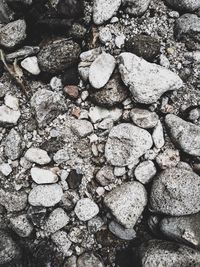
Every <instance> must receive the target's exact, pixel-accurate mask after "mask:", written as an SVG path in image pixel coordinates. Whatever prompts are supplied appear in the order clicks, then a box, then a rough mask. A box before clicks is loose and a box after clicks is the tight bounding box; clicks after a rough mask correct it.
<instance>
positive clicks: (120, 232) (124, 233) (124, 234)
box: [108, 221, 136, 240]
mask: <svg viewBox="0 0 200 267" xmlns="http://www.w3.org/2000/svg"><path fill="white" fill-rule="evenodd" d="M108 228H109V230H110V232H111V233H112V234H113V235H115V236H116V237H118V238H120V239H122V240H132V239H134V238H136V232H135V230H134V229H132V228H129V229H126V228H124V227H122V226H121V225H120V224H118V223H116V222H115V221H111V223H110V224H109V226H108Z"/></svg>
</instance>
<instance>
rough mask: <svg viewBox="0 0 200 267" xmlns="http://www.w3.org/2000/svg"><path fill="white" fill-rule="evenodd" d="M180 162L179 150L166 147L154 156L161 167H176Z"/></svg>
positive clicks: (163, 168)
mask: <svg viewBox="0 0 200 267" xmlns="http://www.w3.org/2000/svg"><path fill="white" fill-rule="evenodd" d="M179 162H180V154H179V150H175V149H171V148H167V149H165V150H164V151H162V152H161V153H160V154H158V156H157V157H156V163H157V164H158V166H159V167H160V168H161V169H162V170H165V169H168V168H172V167H176V166H177V164H178V163H179Z"/></svg>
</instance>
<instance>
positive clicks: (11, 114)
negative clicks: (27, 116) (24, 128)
mask: <svg viewBox="0 0 200 267" xmlns="http://www.w3.org/2000/svg"><path fill="white" fill-rule="evenodd" d="M20 116H21V113H20V111H19V110H13V109H11V108H9V107H7V106H5V105H3V106H0V124H16V123H17V122H18V120H19V118H20Z"/></svg>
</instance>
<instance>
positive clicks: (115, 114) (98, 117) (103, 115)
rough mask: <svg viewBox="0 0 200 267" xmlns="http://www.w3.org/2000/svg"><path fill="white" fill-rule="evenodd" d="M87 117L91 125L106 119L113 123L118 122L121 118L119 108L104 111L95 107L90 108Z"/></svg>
mask: <svg viewBox="0 0 200 267" xmlns="http://www.w3.org/2000/svg"><path fill="white" fill-rule="evenodd" d="M88 116H89V117H90V119H91V121H92V122H93V123H96V122H100V121H102V120H103V119H108V118H110V119H112V120H113V121H118V120H119V119H120V117H121V116H122V110H121V109H119V108H112V109H106V108H103V107H99V106H95V107H91V108H90V110H89V113H88Z"/></svg>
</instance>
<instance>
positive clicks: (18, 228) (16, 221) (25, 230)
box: [10, 214, 33, 237]
mask: <svg viewBox="0 0 200 267" xmlns="http://www.w3.org/2000/svg"><path fill="white" fill-rule="evenodd" d="M10 224H11V227H12V229H13V230H14V231H15V232H16V233H17V234H18V235H19V236H20V237H28V236H30V234H31V233H32V231H33V226H32V225H31V223H30V222H29V220H28V219H27V216H26V214H22V215H19V216H17V217H12V218H10Z"/></svg>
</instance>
